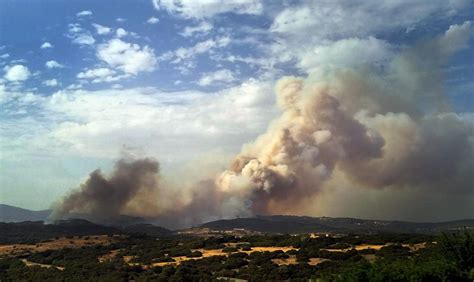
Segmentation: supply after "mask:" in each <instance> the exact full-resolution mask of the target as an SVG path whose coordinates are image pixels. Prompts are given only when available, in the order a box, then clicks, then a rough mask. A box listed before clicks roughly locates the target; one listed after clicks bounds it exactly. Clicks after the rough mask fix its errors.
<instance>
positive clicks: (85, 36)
mask: <svg viewBox="0 0 474 282" xmlns="http://www.w3.org/2000/svg"><path fill="white" fill-rule="evenodd" d="M68 28H69V30H68V37H69V38H71V39H72V43H74V44H78V45H94V43H95V39H94V37H92V35H91V33H90V32H89V31H87V30H85V29H83V28H82V27H81V26H80V25H79V24H69V25H68Z"/></svg>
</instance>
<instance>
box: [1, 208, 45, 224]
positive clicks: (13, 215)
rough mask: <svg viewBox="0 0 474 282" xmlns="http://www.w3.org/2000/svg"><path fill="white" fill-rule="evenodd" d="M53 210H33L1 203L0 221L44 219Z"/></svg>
mask: <svg viewBox="0 0 474 282" xmlns="http://www.w3.org/2000/svg"><path fill="white" fill-rule="evenodd" d="M50 213H51V210H41V211H32V210H27V209H22V208H18V207H14V206H10V205H5V204H0V221H2V222H21V221H44V220H46V219H47V218H48V216H49V214H50Z"/></svg>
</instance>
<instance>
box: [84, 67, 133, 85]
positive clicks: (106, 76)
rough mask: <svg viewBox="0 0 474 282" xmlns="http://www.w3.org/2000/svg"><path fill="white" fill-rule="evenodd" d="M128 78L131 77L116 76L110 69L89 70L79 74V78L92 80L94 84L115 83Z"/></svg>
mask: <svg viewBox="0 0 474 282" xmlns="http://www.w3.org/2000/svg"><path fill="white" fill-rule="evenodd" d="M126 77H129V75H117V76H115V71H113V70H111V69H108V68H96V69H88V70H86V71H83V72H80V73H78V74H77V78H79V79H91V82H92V83H100V82H113V81H117V80H120V79H123V78H126Z"/></svg>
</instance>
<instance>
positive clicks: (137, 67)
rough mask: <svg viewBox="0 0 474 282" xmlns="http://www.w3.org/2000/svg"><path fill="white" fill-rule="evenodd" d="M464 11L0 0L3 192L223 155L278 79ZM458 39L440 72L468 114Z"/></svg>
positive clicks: (28, 198)
mask: <svg viewBox="0 0 474 282" xmlns="http://www.w3.org/2000/svg"><path fill="white" fill-rule="evenodd" d="M473 11H474V5H473V2H472V1H467V0H466V1H462V0H459V1H456V0H453V1H444V0H443V1H441V0H440V1H424V0H421V1H402V0H396V1H392V0H388V1H264V0H231V1H222V2H221V1H217V0H209V1H204V0H203V1H190V0H189V1H186V0H182V1H159V0H153V1H148V0H147V1H145V0H143V1H142V0H140V1H137V0H133V1H132V0H130V1H126V0H120V1H111V0H105V1H92V0H90V1H88V0H84V1H50V0H43V1H40V0H32V1H13V0H3V1H1V2H0V105H1V108H0V124H1V125H0V171H1V175H0V186H1V191H0V202H2V203H7V204H13V205H18V206H22V207H27V208H32V209H40V208H47V207H49V206H50V205H51V203H52V202H54V201H55V200H56V199H57V198H58V197H59V196H61V195H64V194H65V193H67V192H68V191H69V190H70V189H71V188H74V187H77V185H78V184H79V183H80V181H81V180H83V178H84V177H85V176H86V175H87V173H89V172H90V171H92V170H93V169H95V168H97V167H102V168H104V169H105V170H107V169H109V168H110V166H111V163H112V162H113V161H114V160H116V159H117V158H118V157H120V156H123V155H124V154H125V155H127V154H131V155H138V156H143V155H151V156H153V157H155V158H157V159H159V160H160V162H161V163H162V165H163V170H164V172H170V173H172V171H173V169H174V168H176V167H179V166H181V165H182V164H183V163H186V162H188V161H189V160H194V159H196V158H198V157H199V156H201V155H212V154H217V153H218V154H219V156H231V155H232V154H235V153H236V152H238V151H239V149H240V147H241V146H242V144H244V143H246V142H249V141H251V140H253V139H254V138H255V137H256V136H257V135H259V134H260V133H262V132H263V131H264V130H265V128H266V127H267V125H268V123H269V121H270V120H271V119H272V118H274V117H275V116H276V115H277V112H278V110H277V109H276V107H275V105H274V104H275V101H274V100H275V99H274V97H273V87H274V84H275V82H276V81H277V80H278V79H279V78H280V77H282V76H285V75H295V76H302V77H306V76H308V75H310V74H314V73H317V72H318V71H327V70H329V69H334V68H371V69H380V71H383V69H385V68H387V66H388V65H389V64H390V62H391V61H392V60H393V58H394V57H396V55H397V54H399V53H400V52H403V50H405V49H406V48H408V47H410V46H416V44H419V42H423V41H424V40H429V39H431V38H436V37H438V36H440V35H442V34H443V33H445V32H446V31H447V30H449V28H450V26H453V25H459V26H461V25H463V24H466V26H469V25H470V21H472V20H473V15H474V13H473ZM470 32H471V33H472V29H471V30H470ZM453 44H454V43H453ZM461 47H462V48H458V49H459V52H457V53H456V54H454V55H453V56H452V57H450V58H449V59H448V60H447V61H446V62H442V73H443V78H444V79H445V84H444V86H445V88H446V92H447V95H448V97H449V99H450V101H451V103H452V106H453V111H454V112H456V113H459V114H462V115H463V116H464V117H466V119H470V120H471V121H472V120H474V118H473V109H474V99H473V98H472V97H473V96H472V95H473V94H474V93H473V91H474V80H473V77H474V67H473V64H472V62H474V37H472V36H471V37H470V39H469V40H468V41H467V43H466V44H465V46H461ZM227 160H228V158H226V157H222V163H219V164H216V165H219V166H224V164H223V163H225V162H224V161H227Z"/></svg>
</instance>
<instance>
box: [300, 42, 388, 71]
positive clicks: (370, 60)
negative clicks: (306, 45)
mask: <svg viewBox="0 0 474 282" xmlns="http://www.w3.org/2000/svg"><path fill="white" fill-rule="evenodd" d="M394 49H395V47H392V46H391V45H390V44H389V43H387V42H386V41H383V40H380V39H376V38H374V37H369V38H367V39H361V38H349V39H341V40H338V41H335V42H330V43H329V42H328V43H327V44H322V45H318V46H315V47H313V48H310V49H309V50H306V51H304V52H302V53H301V55H300V59H299V61H298V63H297V66H298V67H299V68H300V69H302V70H304V71H306V72H308V73H311V72H312V71H313V70H317V69H320V68H322V67H324V68H341V67H348V68H356V67H365V66H383V65H386V64H387V63H388V62H390V61H391V60H392V59H393V57H394V55H395V52H394Z"/></svg>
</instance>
